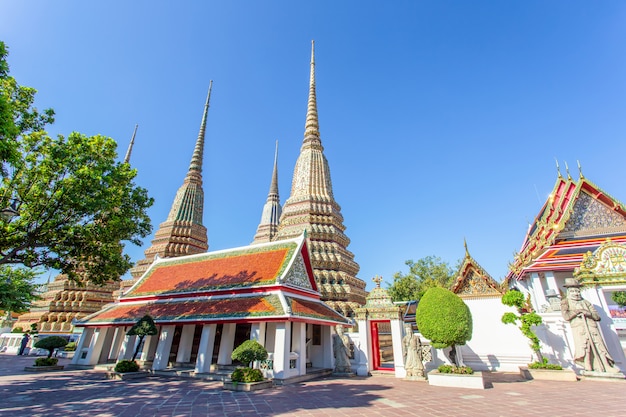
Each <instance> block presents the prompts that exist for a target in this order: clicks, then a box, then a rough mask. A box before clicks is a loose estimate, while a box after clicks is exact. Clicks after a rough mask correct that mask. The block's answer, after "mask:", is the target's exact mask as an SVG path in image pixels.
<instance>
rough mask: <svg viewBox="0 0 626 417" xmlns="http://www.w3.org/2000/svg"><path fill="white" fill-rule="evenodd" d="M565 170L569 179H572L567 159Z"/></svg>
mask: <svg viewBox="0 0 626 417" xmlns="http://www.w3.org/2000/svg"><path fill="white" fill-rule="evenodd" d="M565 172H567V179H568V180H570V181H571V180H572V176H571V175H570V174H569V167H568V166H567V161H565Z"/></svg>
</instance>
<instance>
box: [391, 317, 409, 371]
mask: <svg viewBox="0 0 626 417" xmlns="http://www.w3.org/2000/svg"><path fill="white" fill-rule="evenodd" d="M390 324H391V343H392V345H393V366H394V368H395V372H396V378H404V377H405V376H406V369H404V357H403V355H402V322H401V321H400V319H392V320H391V323H390Z"/></svg>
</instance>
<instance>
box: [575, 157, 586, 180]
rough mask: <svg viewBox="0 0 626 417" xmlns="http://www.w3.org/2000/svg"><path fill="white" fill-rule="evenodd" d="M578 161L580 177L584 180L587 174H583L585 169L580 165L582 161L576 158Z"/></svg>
mask: <svg viewBox="0 0 626 417" xmlns="http://www.w3.org/2000/svg"><path fill="white" fill-rule="evenodd" d="M576 163H577V164H578V177H579V179H581V180H584V179H585V176H584V175H583V169H582V167H581V166H580V161H579V160H576Z"/></svg>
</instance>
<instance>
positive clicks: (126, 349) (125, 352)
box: [118, 335, 137, 361]
mask: <svg viewBox="0 0 626 417" xmlns="http://www.w3.org/2000/svg"><path fill="white" fill-rule="evenodd" d="M135 343H137V336H129V335H126V337H125V338H124V341H123V342H122V347H121V348H120V355H119V357H118V360H120V361H121V360H131V359H132V358H133V355H134V354H135Z"/></svg>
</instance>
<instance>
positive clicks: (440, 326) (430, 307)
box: [415, 287, 472, 365]
mask: <svg viewBox="0 0 626 417" xmlns="http://www.w3.org/2000/svg"><path fill="white" fill-rule="evenodd" d="M415 321H416V323H417V328H418V330H419V331H420V333H421V334H422V335H423V336H424V337H425V338H427V339H428V340H430V344H431V345H432V346H433V347H434V348H436V349H443V348H446V347H448V346H451V347H452V351H451V354H450V356H451V358H450V359H451V360H452V362H453V363H454V364H455V365H457V363H456V355H455V354H454V353H455V347H456V345H464V344H465V343H466V342H467V341H468V340H470V339H471V338H472V313H471V312H470V310H469V307H467V305H466V304H465V303H464V302H463V300H461V298H460V297H459V296H458V295H456V294H454V293H453V292H452V291H449V290H447V289H445V288H440V287H433V288H430V289H428V291H426V293H424V296H423V297H422V298H421V299H420V302H419V304H418V305H417V311H416V312H415Z"/></svg>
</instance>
